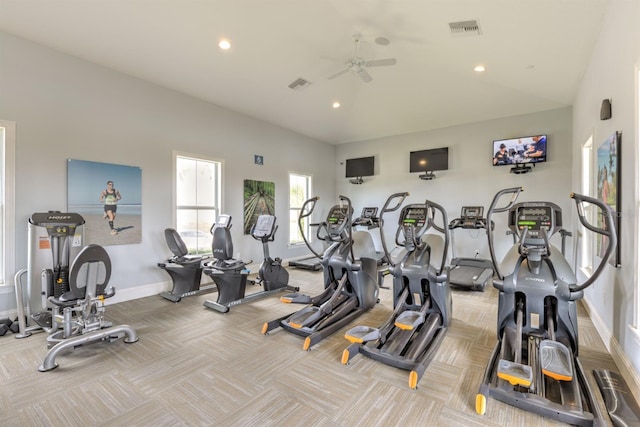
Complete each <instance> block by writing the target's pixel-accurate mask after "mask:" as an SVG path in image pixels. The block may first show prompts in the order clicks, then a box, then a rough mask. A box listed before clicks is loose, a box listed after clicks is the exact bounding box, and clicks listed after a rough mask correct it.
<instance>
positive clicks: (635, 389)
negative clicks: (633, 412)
mask: <svg viewBox="0 0 640 427" xmlns="http://www.w3.org/2000/svg"><path fill="white" fill-rule="evenodd" d="M582 303H583V305H584V307H585V309H586V310H587V313H588V314H589V318H591V322H592V323H593V326H595V328H596V331H598V335H600V338H601V339H602V341H603V342H604V345H605V347H607V350H608V351H609V354H611V357H612V358H613V361H614V362H615V364H616V366H617V367H618V370H619V371H620V375H622V377H623V378H624V379H625V381H626V382H627V385H628V386H629V389H630V390H631V393H632V394H633V395H634V397H635V398H636V400H638V401H640V376H638V374H637V373H636V370H635V369H634V367H633V365H632V364H631V362H630V361H629V358H628V357H627V355H626V354H625V352H624V350H623V348H622V346H620V343H618V340H617V339H616V338H615V337H614V336H613V334H612V333H611V331H610V330H609V328H607V326H606V324H605V323H604V322H603V321H602V318H601V317H600V316H599V315H598V312H597V311H596V310H595V309H594V308H593V306H592V305H591V304H589V301H587V300H586V299H583V300H582Z"/></svg>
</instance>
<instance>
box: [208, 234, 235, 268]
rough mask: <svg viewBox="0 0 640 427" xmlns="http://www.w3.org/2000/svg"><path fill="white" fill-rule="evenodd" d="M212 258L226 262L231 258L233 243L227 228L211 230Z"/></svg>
mask: <svg viewBox="0 0 640 427" xmlns="http://www.w3.org/2000/svg"><path fill="white" fill-rule="evenodd" d="M211 249H212V251H213V257H214V258H216V259H220V260H223V261H226V260H228V259H232V258H233V241H232V240H231V231H229V229H228V228H227V227H216V228H214V229H213V243H212V244H211Z"/></svg>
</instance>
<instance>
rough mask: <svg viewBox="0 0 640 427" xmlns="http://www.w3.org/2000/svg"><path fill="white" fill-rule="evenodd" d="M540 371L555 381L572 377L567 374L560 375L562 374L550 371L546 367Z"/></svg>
mask: <svg viewBox="0 0 640 427" xmlns="http://www.w3.org/2000/svg"><path fill="white" fill-rule="evenodd" d="M542 373H543V374H545V375H546V376H548V377H550V378H553V379H554V380H557V381H571V380H572V379H573V378H572V377H570V376H568V375H562V374H558V373H556V372H551V371H547V370H546V369H543V370H542Z"/></svg>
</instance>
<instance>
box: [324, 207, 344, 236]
mask: <svg viewBox="0 0 640 427" xmlns="http://www.w3.org/2000/svg"><path fill="white" fill-rule="evenodd" d="M346 224H347V207H346V206H345V207H340V206H334V207H333V208H331V211H329V215H328V216H327V226H328V229H329V233H331V234H334V235H335V234H340V233H341V232H342V230H343V229H344V227H345V226H346Z"/></svg>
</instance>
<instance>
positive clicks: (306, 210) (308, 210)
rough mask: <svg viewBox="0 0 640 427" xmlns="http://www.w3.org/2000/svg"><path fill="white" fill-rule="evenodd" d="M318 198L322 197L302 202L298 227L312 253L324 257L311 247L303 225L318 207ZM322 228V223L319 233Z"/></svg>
mask: <svg viewBox="0 0 640 427" xmlns="http://www.w3.org/2000/svg"><path fill="white" fill-rule="evenodd" d="M318 199H320V197H318V196H315V197H312V198H310V199H309V200H307V201H305V202H304V203H303V204H302V208H301V209H300V215H298V229H299V230H300V234H301V235H302V240H304V243H305V245H307V247H308V248H309V250H310V251H311V253H313V254H314V255H315V256H317V257H318V258H320V259H322V255H320V254H319V253H317V252H316V251H314V250H313V248H312V247H311V244H310V243H309V240H307V235H306V233H305V232H304V227H303V225H302V223H303V220H304V219H305V218H308V217H309V216H311V214H312V213H313V211H314V209H315V208H316V203H317V202H318ZM321 228H322V225H319V226H318V230H317V233H320V229H321Z"/></svg>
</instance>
